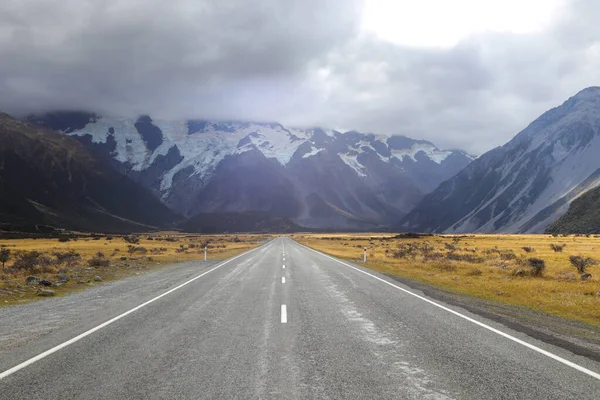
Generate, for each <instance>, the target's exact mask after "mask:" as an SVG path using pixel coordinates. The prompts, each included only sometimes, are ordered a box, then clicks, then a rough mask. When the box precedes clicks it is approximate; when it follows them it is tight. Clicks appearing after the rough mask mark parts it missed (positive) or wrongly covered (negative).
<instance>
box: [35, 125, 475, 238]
mask: <svg viewBox="0 0 600 400" xmlns="http://www.w3.org/2000/svg"><path fill="white" fill-rule="evenodd" d="M32 119H33V120H34V121H35V122H37V123H38V124H41V125H44V126H46V127H49V128H51V129H54V130H58V131H63V132H65V133H67V134H69V135H71V136H73V137H75V138H78V139H79V140H80V141H82V142H83V143H84V144H86V145H88V146H89V147H91V148H92V149H94V150H95V151H96V152H99V153H102V154H103V155H104V156H106V157H108V158H110V159H111V160H112V161H113V162H114V163H115V164H116V165H117V166H118V167H119V169H120V170H121V171H122V172H124V173H126V174H127V175H129V176H130V177H132V178H133V179H134V180H136V181H138V182H140V183H142V184H143V185H145V186H146V187H148V188H150V189H151V190H152V191H153V192H154V193H155V195H156V196H157V197H158V198H160V199H161V200H162V201H163V202H164V203H165V204H166V205H168V206H169V207H170V208H171V209H173V210H175V211H177V212H178V213H181V214H183V215H185V216H187V217H191V216H193V215H195V214H198V213H210V212H241V211H267V212H269V213H272V214H273V215H275V216H279V217H287V218H291V219H293V220H294V222H296V223H298V224H300V225H303V226H307V227H329V228H348V227H352V228H369V227H380V226H390V225H392V224H393V223H395V222H396V221H398V220H399V219H400V218H401V217H403V216H404V215H406V213H407V212H409V211H410V210H411V209H412V208H413V207H415V206H416V204H417V203H418V202H419V200H421V198H422V197H423V196H424V194H426V193H428V192H430V191H431V190H433V189H434V188H435V187H436V186H437V185H438V184H439V183H440V182H442V181H443V180H446V179H448V178H450V177H451V176H453V175H454V174H455V173H457V172H458V171H460V170H461V169H462V168H463V167H465V166H466V165H467V164H468V163H469V162H470V161H471V160H472V157H471V156H469V155H467V154H466V153H464V152H462V151H444V150H439V149H438V148H436V147H435V146H434V145H433V144H431V143H429V142H426V141H419V140H413V139H410V138H407V137H404V136H383V135H374V134H363V133H358V132H346V133H341V132H337V131H334V130H327V129H320V128H313V129H299V128H288V127H284V126H282V125H281V124H278V123H252V122H240V121H203V120H193V121H192V120H188V121H163V120H157V119H151V118H150V117H149V116H141V117H139V118H137V119H119V118H108V117H101V116H97V115H94V114H86V113H52V114H47V115H43V116H36V117H34V118H32Z"/></svg>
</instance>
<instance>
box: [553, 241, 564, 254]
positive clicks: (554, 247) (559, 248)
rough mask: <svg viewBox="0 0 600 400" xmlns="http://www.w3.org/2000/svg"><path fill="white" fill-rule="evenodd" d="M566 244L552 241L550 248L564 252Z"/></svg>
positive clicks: (556, 251) (557, 251)
mask: <svg viewBox="0 0 600 400" xmlns="http://www.w3.org/2000/svg"><path fill="white" fill-rule="evenodd" d="M565 246H566V244H554V243H552V244H551V245H550V248H551V249H552V250H554V252H555V253H562V251H563V249H564V248H565Z"/></svg>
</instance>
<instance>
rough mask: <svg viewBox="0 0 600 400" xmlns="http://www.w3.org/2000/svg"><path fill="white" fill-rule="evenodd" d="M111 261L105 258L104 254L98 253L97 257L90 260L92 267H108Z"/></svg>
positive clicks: (89, 263)
mask: <svg viewBox="0 0 600 400" xmlns="http://www.w3.org/2000/svg"><path fill="white" fill-rule="evenodd" d="M109 262H110V261H109V260H108V259H106V258H105V256H104V253H102V252H100V251H99V252H97V253H96V255H95V256H94V257H93V258H91V259H89V260H88V265H89V266H90V267H108V264H109Z"/></svg>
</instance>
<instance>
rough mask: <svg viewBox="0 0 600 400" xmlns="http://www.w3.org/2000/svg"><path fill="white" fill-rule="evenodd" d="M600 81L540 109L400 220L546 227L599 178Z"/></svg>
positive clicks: (434, 228)
mask: <svg viewBox="0 0 600 400" xmlns="http://www.w3.org/2000/svg"><path fill="white" fill-rule="evenodd" d="M599 154H600V87H590V88H587V89H584V90H582V91H581V92H579V93H578V94H577V95H575V96H573V97H571V98H570V99H568V100H567V101H566V102H564V103H563V104H562V105H561V106H559V107H556V108H553V109H551V110H549V111H548V112H546V113H544V114H543V115H542V116H540V117H539V118H538V119H536V120H535V121H534V122H532V123H531V124H530V125H529V126H528V127H527V128H525V129H524V130H523V131H521V132H520V133H519V134H518V135H516V136H515V137H514V138H513V139H512V140H511V141H509V142H508V143H507V144H505V145H504V146H501V147H498V148H495V149H493V150H491V151H489V152H487V153H485V154H483V155H482V156H481V157H479V158H478V159H476V160H475V161H473V162H472V163H471V164H469V165H468V166H467V167H466V168H465V169H464V170H462V171H461V172H460V173H458V174H457V175H456V176H454V177H453V178H451V179H449V180H447V181H445V182H443V183H442V184H441V185H440V186H439V187H438V188H437V189H436V190H434V191H433V192H432V193H430V194H428V195H427V196H425V198H424V199H423V200H422V201H421V203H420V204H419V205H418V206H417V207H416V208H415V209H414V210H412V211H411V212H410V213H409V215H407V216H406V217H405V218H404V219H403V220H402V222H401V224H400V225H399V227H401V228H402V229H411V230H419V231H427V232H455V233H461V232H481V233H491V232H502V233H525V232H543V231H544V230H545V229H546V228H547V227H548V225H549V224H551V223H552V222H553V221H555V220H556V219H557V218H559V217H560V216H561V215H563V214H564V213H565V212H566V211H567V209H568V207H569V204H570V203H571V202H572V201H573V200H574V199H575V198H577V197H578V196H580V195H582V194H583V193H585V192H587V191H588V190H590V189H592V188H594V187H597V186H598V185H599V184H600V157H599Z"/></svg>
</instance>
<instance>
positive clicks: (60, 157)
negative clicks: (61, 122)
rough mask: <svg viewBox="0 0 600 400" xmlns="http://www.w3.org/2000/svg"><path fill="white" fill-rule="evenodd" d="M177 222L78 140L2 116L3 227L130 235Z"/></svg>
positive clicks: (0, 192)
mask: <svg viewBox="0 0 600 400" xmlns="http://www.w3.org/2000/svg"><path fill="white" fill-rule="evenodd" d="M178 218H179V217H178V216H177V215H176V214H175V213H173V212H171V211H170V210H169V209H167V207H166V206H164V205H163V204H162V203H161V202H160V201H158V200H157V199H155V198H154V196H153V195H152V194H151V193H150V191H149V190H148V189H145V188H143V187H142V186H140V185H139V184H137V183H135V182H133V181H132V180H131V179H130V178H128V177H126V176H125V175H122V174H121V173H119V172H117V171H116V170H115V169H114V168H113V167H111V166H110V165H109V164H108V163H107V162H106V161H105V160H104V159H103V158H101V157H99V156H97V155H94V154H92V153H91V152H90V151H89V150H87V149H86V148H85V147H84V146H83V145H82V144H81V143H80V142H79V141H77V140H75V139H74V138H72V137H69V136H67V135H64V134H62V133H57V132H53V131H50V130H47V129H43V128H40V127H39V126H37V125H35V124H33V123H26V122H22V121H19V120H16V119H14V118H12V117H10V116H9V115H7V114H3V113H0V224H1V225H5V226H10V227H11V228H12V229H14V228H15V227H17V228H18V227H19V226H22V227H25V229H27V230H29V229H30V228H31V227H32V226H35V225H51V226H54V227H57V228H65V229H72V230H83V231H103V232H130V231H147V230H151V229H156V228H169V227H171V226H172V224H173V221H175V220H177V219H178Z"/></svg>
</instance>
